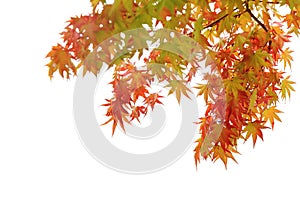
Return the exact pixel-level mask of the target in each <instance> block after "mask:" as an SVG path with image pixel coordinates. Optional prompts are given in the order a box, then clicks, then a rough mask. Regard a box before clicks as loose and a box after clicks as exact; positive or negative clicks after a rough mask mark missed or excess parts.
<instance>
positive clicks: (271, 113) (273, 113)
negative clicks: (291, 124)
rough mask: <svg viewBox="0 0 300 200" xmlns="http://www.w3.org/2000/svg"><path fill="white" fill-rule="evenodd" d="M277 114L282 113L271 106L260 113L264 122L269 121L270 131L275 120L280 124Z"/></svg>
mask: <svg viewBox="0 0 300 200" xmlns="http://www.w3.org/2000/svg"><path fill="white" fill-rule="evenodd" d="M278 113H282V111H280V110H278V109H276V107H275V106H271V107H270V108H267V109H265V110H264V111H263V113H262V115H263V119H264V121H269V122H270V123H271V125H272V129H273V128H274V120H275V119H276V120H277V121H280V122H281V119H280V118H279V116H278V115H277V114H278Z"/></svg>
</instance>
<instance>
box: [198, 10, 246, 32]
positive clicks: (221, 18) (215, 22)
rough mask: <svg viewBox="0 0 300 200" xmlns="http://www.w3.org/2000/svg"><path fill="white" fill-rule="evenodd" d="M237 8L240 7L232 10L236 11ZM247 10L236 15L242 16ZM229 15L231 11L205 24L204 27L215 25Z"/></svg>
mask: <svg viewBox="0 0 300 200" xmlns="http://www.w3.org/2000/svg"><path fill="white" fill-rule="evenodd" d="M237 9H238V8H235V9H234V10H233V11H232V12H234V11H236V10H237ZM245 12H246V11H243V12H241V13H238V14H236V15H234V17H239V16H241V15H242V14H244V13H245ZM228 15H229V13H227V14H226V15H224V16H222V17H220V18H219V19H217V20H216V21H214V22H212V23H210V24H208V25H207V26H205V27H204V28H203V29H207V28H209V27H213V26H215V25H217V23H219V22H220V21H221V20H223V19H224V18H225V17H227V16H228Z"/></svg>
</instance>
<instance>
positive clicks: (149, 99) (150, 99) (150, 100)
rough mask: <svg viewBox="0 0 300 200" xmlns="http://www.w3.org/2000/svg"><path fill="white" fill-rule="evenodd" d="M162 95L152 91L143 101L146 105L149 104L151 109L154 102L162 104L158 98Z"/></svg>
mask: <svg viewBox="0 0 300 200" xmlns="http://www.w3.org/2000/svg"><path fill="white" fill-rule="evenodd" d="M162 97H163V96H161V95H159V94H158V93H153V94H150V95H149V96H147V97H146V98H145V100H144V103H145V104H146V105H148V106H150V107H151V108H152V110H153V108H154V106H155V104H156V103H158V104H163V103H162V102H161V101H160V100H159V98H162Z"/></svg>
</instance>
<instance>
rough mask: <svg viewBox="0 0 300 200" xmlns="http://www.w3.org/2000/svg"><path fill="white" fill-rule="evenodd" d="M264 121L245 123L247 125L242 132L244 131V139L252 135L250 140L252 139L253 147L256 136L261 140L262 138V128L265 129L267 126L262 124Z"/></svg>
mask: <svg viewBox="0 0 300 200" xmlns="http://www.w3.org/2000/svg"><path fill="white" fill-rule="evenodd" d="M263 124H264V122H262V121H258V120H256V121H254V122H249V123H248V124H247V126H246V127H245V128H244V130H243V131H244V132H246V133H247V134H246V137H245V141H246V140H247V139H248V138H249V137H250V136H252V140H253V148H254V146H255V144H256V140H257V136H258V137H260V138H261V140H264V138H263V133H262V129H266V128H268V127H266V126H264V125H263Z"/></svg>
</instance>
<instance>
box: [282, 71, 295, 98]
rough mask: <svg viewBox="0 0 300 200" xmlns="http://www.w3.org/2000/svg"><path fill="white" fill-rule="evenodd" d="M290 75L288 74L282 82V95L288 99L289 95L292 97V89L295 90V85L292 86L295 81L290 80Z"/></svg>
mask: <svg viewBox="0 0 300 200" xmlns="http://www.w3.org/2000/svg"><path fill="white" fill-rule="evenodd" d="M289 78H290V76H287V77H286V78H285V79H283V80H282V82H281V85H280V87H281V91H280V92H281V97H282V99H286V98H287V96H288V97H289V98H290V96H291V91H295V89H294V87H293V86H292V85H293V84H295V82H294V81H290V80H289Z"/></svg>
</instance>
